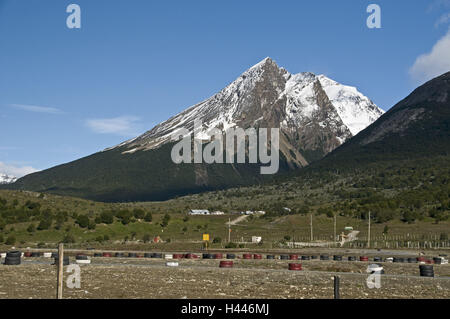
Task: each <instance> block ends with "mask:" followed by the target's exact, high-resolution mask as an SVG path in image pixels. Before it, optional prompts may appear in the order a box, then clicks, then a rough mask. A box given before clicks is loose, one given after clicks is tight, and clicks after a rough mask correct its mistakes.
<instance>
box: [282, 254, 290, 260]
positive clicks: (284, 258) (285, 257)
mask: <svg viewBox="0 0 450 319" xmlns="http://www.w3.org/2000/svg"><path fill="white" fill-rule="evenodd" d="M280 259H281V260H288V259H289V256H288V255H281V256H280Z"/></svg>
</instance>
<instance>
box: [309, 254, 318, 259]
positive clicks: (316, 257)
mask: <svg viewBox="0 0 450 319" xmlns="http://www.w3.org/2000/svg"><path fill="white" fill-rule="evenodd" d="M311 259H319V256H317V255H313V256H311Z"/></svg>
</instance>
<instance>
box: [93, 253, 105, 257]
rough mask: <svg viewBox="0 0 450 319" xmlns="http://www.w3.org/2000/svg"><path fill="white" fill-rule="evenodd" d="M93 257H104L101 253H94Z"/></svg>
mask: <svg viewBox="0 0 450 319" xmlns="http://www.w3.org/2000/svg"><path fill="white" fill-rule="evenodd" d="M94 257H104V256H103V254H101V253H94Z"/></svg>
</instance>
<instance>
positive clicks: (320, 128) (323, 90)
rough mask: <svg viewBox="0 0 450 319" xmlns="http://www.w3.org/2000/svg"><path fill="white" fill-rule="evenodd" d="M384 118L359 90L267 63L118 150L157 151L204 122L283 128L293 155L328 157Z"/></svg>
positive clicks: (221, 125)
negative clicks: (176, 135) (182, 131)
mask: <svg viewBox="0 0 450 319" xmlns="http://www.w3.org/2000/svg"><path fill="white" fill-rule="evenodd" d="M382 114H383V111H382V110H381V109H380V108H378V107H377V106H376V105H375V104H374V103H373V102H372V101H371V100H370V99H369V98H367V97H366V96H364V95H363V94H361V93H360V92H358V90H357V89H356V88H355V87H351V86H346V85H342V84H340V83H338V82H336V81H334V80H331V79H329V78H328V77H326V76H324V75H319V76H318V75H315V74H313V73H310V72H304V73H299V74H291V73H289V72H288V71H287V70H286V69H284V68H281V67H279V66H278V65H277V64H276V63H275V61H273V60H272V59H271V58H265V59H264V60H262V61H261V62H259V63H257V64H255V65H254V66H252V67H251V68H249V69H248V70H246V71H245V72H244V73H242V74H241V75H240V76H239V77H238V78H237V79H236V80H235V81H233V82H232V83H230V84H229V85H228V86H227V87H225V88H224V89H222V90H221V91H220V92H218V93H217V94H215V95H214V96H212V97H211V98H209V99H207V100H205V101H203V102H201V103H199V104H196V105H194V106H191V107H189V108H188V109H186V110H185V111H183V112H181V113H180V114H178V115H176V116H174V117H172V118H170V119H169V120H167V121H165V122H163V123H161V124H158V125H157V126H155V127H154V128H153V129H152V130H150V131H148V132H147V133H145V134H143V135H141V136H139V137H137V138H135V139H132V140H130V141H127V142H124V143H122V144H120V145H118V146H117V147H121V148H125V150H124V151H123V153H124V154H130V153H134V152H136V151H139V150H151V149H155V148H158V147H160V146H161V145H163V144H165V143H168V142H170V141H171V137H172V135H173V133H175V132H177V131H178V130H180V129H181V128H186V129H188V130H190V131H191V132H192V131H193V129H194V120H195V119H201V120H202V122H203V130H204V131H205V132H206V131H208V130H209V129H212V128H219V129H221V130H223V131H225V130H227V129H228V128H230V127H234V126H239V127H242V128H248V127H267V128H269V127H272V128H274V127H279V128H281V130H282V131H283V132H284V133H285V134H284V135H283V136H284V137H285V138H286V139H287V141H285V143H284V145H289V147H288V148H289V151H288V152H289V154H293V153H296V152H304V151H308V150H310V151H313V152H316V151H318V153H320V154H322V155H324V154H326V153H328V152H330V151H332V150H333V149H334V148H336V147H337V146H339V145H341V144H342V143H344V142H345V141H346V140H347V139H349V138H350V137H352V136H354V135H356V134H357V133H359V132H360V131H361V130H362V129H364V128H366V127H367V126H368V125H370V124H371V123H373V122H374V121H375V120H376V119H378V117H380V116H381V115H382ZM324 140H325V142H324ZM289 156H290V155H288V157H289ZM296 157H297V160H295V161H296V162H300V163H301V165H304V164H305V163H307V162H308V161H307V160H305V159H304V158H302V155H301V154H297V153H296Z"/></svg>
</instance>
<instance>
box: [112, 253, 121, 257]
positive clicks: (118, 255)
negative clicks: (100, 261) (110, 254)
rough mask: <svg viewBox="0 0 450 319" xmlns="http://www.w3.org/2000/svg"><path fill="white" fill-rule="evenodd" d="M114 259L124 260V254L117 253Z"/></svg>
mask: <svg viewBox="0 0 450 319" xmlns="http://www.w3.org/2000/svg"><path fill="white" fill-rule="evenodd" d="M114 257H116V258H123V254H122V253H115V254H114Z"/></svg>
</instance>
